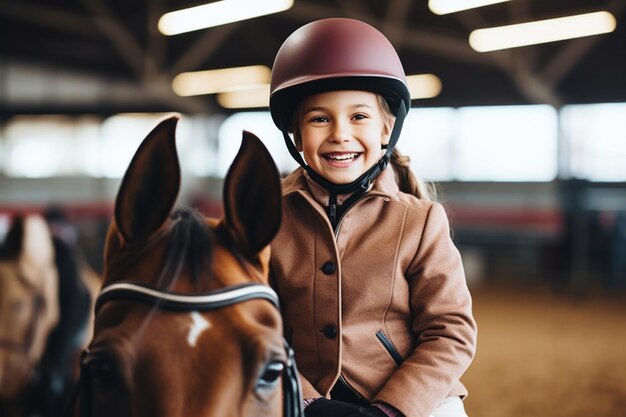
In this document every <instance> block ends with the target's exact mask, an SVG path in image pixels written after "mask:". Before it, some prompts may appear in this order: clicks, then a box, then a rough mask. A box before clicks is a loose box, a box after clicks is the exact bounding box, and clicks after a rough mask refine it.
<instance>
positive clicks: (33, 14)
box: [0, 0, 100, 36]
mask: <svg viewBox="0 0 626 417" xmlns="http://www.w3.org/2000/svg"><path fill="white" fill-rule="evenodd" d="M0 15H5V16H8V17H10V18H12V19H15V20H17V21H22V22H26V23H28V24H30V25H35V26H40V27H45V28H51V29H55V30H59V31H62V32H68V33H74V34H80V35H89V36H98V35H99V34H100V32H99V31H98V30H96V29H95V28H94V26H93V25H92V24H91V23H90V22H89V21H88V20H87V19H85V16H83V15H80V14H76V13H70V12H66V11H60V10H58V9H54V8H51V7H45V6H40V5H34V4H30V3H27V2H24V1H15V0H2V7H0Z"/></svg>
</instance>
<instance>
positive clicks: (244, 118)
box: [217, 112, 298, 177]
mask: <svg viewBox="0 0 626 417" xmlns="http://www.w3.org/2000/svg"><path fill="white" fill-rule="evenodd" d="M244 130H247V131H249V132H252V133H254V134H255V135H256V136H258V138H259V139H261V141H263V144H264V145H265V146H266V147H267V150H268V151H269V153H270V155H272V158H274V162H275V163H276V166H277V167H278V171H279V172H280V173H281V174H283V175H284V174H288V173H289V172H291V171H293V170H294V169H295V168H296V167H298V163H297V162H296V161H294V160H293V159H292V157H291V155H290V154H289V151H288V150H287V146H286V145H285V141H284V139H283V136H282V133H281V132H280V130H278V128H277V127H276V125H275V124H274V122H273V121H272V116H271V115H270V113H269V112H243V113H236V114H234V115H232V116H230V117H229V118H227V119H226V120H225V121H224V123H223V124H222V126H221V127H220V130H219V147H218V148H219V149H218V157H217V163H218V168H217V175H218V176H220V177H224V176H225V175H226V171H227V170H228V167H229V166H230V164H231V163H232V161H233V159H235V155H236V154H237V151H238V150H239V147H240V146H241V137H242V133H243V131H244Z"/></svg>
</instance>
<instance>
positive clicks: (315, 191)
mask: <svg viewBox="0 0 626 417" xmlns="http://www.w3.org/2000/svg"><path fill="white" fill-rule="evenodd" d="M282 187H283V196H285V197H286V196H288V195H291V194H294V193H300V194H310V195H311V196H312V197H313V198H314V199H315V201H317V202H318V203H319V204H321V205H322V206H328V200H329V192H328V190H326V189H325V188H324V187H322V186H321V185H319V184H318V183H316V182H315V181H313V179H311V177H309V175H308V174H307V173H306V171H305V170H304V169H303V168H297V169H296V170H295V171H293V172H292V173H291V174H289V175H288V176H287V177H286V178H285V179H283V182H282ZM399 192H400V191H399V189H398V184H397V183H396V179H395V174H394V172H393V168H391V167H389V166H388V167H387V168H386V169H385V170H383V171H382V172H381V173H380V174H379V175H378V177H376V179H375V180H374V182H373V184H370V188H369V190H368V194H369V195H380V196H382V197H386V198H389V199H391V200H398V193H399ZM349 196H350V194H344V195H339V196H337V202H338V203H339V204H342V203H343V202H344V201H345V200H346V199H347V198H348V197H349Z"/></svg>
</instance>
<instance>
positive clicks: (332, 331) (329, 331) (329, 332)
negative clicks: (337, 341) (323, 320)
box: [324, 324, 337, 339]
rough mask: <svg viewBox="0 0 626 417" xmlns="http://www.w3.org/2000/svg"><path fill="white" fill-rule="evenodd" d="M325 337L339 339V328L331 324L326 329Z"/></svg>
mask: <svg viewBox="0 0 626 417" xmlns="http://www.w3.org/2000/svg"><path fill="white" fill-rule="evenodd" d="M324 336H326V337H327V338H329V339H334V338H335V337H337V328H336V327H335V326H332V325H330V324H328V325H326V326H325V327H324Z"/></svg>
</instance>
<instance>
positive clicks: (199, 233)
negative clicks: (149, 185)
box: [157, 207, 215, 289]
mask: <svg viewBox="0 0 626 417" xmlns="http://www.w3.org/2000/svg"><path fill="white" fill-rule="evenodd" d="M170 219H171V220H172V221H173V224H172V228H171V229H170V232H169V234H168V236H167V247H166V253H165V259H164V260H163V269H162V273H161V275H160V277H159V279H158V281H157V286H158V287H160V288H162V289H166V288H168V287H169V286H170V285H171V284H173V283H174V281H175V280H176V279H177V278H178V275H179V274H180V272H181V271H182V270H183V269H187V270H188V271H189V273H190V275H191V280H192V282H193V284H194V286H195V287H196V288H197V287H198V286H199V284H200V283H201V282H202V281H201V280H202V277H203V276H208V272H209V270H210V265H211V260H212V255H213V244H214V240H215V236H214V233H213V231H212V230H211V229H210V228H209V227H208V226H207V225H206V223H205V221H204V217H203V216H202V214H200V213H199V212H198V211H196V210H194V209H191V208H188V207H182V208H179V209H177V210H175V211H174V212H172V214H170Z"/></svg>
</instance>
